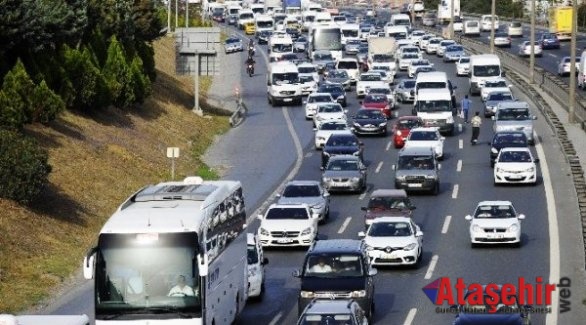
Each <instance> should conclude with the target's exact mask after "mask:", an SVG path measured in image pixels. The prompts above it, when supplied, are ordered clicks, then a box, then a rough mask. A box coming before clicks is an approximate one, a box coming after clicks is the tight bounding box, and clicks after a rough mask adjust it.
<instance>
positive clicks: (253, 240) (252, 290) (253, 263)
mask: <svg viewBox="0 0 586 325" xmlns="http://www.w3.org/2000/svg"><path fill="white" fill-rule="evenodd" d="M246 235H247V237H246V239H247V242H246V243H247V251H248V253H247V260H248V298H253V297H258V298H260V297H262V294H263V293H264V291H265V265H266V264H268V263H269V260H268V259H267V258H266V257H264V253H263V251H262V246H261V245H260V241H259V240H258V236H257V235H256V234H246Z"/></svg>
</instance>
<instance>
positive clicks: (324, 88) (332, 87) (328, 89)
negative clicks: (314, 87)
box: [318, 84, 343, 93]
mask: <svg viewBox="0 0 586 325" xmlns="http://www.w3.org/2000/svg"><path fill="white" fill-rule="evenodd" d="M318 91H319V92H320V93H341V92H342V91H343V88H342V86H340V85H337V84H325V85H321V86H319V89H318Z"/></svg>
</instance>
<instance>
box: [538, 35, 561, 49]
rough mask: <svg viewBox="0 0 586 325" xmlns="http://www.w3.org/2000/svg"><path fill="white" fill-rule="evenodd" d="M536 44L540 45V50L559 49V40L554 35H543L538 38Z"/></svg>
mask: <svg viewBox="0 0 586 325" xmlns="http://www.w3.org/2000/svg"><path fill="white" fill-rule="evenodd" d="M537 42H538V43H539V44H541V48H542V49H544V50H548V49H559V48H560V40H559V39H558V37H557V36H556V35H555V34H551V33H543V34H541V35H540V36H539V38H538V39H537Z"/></svg>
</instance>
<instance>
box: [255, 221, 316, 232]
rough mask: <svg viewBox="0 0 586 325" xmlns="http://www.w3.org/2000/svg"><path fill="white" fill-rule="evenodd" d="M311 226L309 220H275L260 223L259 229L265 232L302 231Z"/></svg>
mask: <svg viewBox="0 0 586 325" xmlns="http://www.w3.org/2000/svg"><path fill="white" fill-rule="evenodd" d="M311 226H313V223H312V222H311V220H309V219H305V220H294V219H276V220H266V219H263V220H262V221H261V222H260V227H261V228H264V229H266V230H267V231H269V232H271V231H300V232H301V231H303V230H304V229H305V228H307V227H311Z"/></svg>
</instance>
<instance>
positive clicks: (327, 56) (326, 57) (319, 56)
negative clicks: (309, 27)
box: [313, 53, 334, 61]
mask: <svg viewBox="0 0 586 325" xmlns="http://www.w3.org/2000/svg"><path fill="white" fill-rule="evenodd" d="M313 59H314V60H318V61H325V60H333V59H334V58H333V57H332V54H331V53H315V54H314V55H313Z"/></svg>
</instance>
